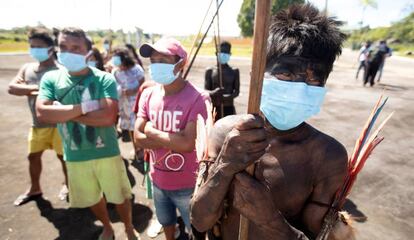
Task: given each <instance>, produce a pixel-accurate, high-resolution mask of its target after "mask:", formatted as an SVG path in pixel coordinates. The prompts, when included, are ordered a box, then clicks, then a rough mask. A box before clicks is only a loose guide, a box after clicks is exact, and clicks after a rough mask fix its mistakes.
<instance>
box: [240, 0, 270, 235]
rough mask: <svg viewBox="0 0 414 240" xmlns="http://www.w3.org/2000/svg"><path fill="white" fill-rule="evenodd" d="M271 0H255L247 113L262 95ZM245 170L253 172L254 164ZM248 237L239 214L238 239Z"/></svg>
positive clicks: (256, 109)
mask: <svg viewBox="0 0 414 240" xmlns="http://www.w3.org/2000/svg"><path fill="white" fill-rule="evenodd" d="M271 2H272V1H271V0H256V9H255V17H254V36H253V57H252V70H251V74H250V77H251V78H250V89H249V103H248V106H247V113H252V114H258V113H259V112H260V98H261V95H262V86H263V75H264V71H265V66H266V47H267V38H268V35H269V22H270V9H271ZM246 171H247V172H248V173H249V174H250V175H253V174H254V164H253V165H251V166H249V167H247V169H246ZM248 237H249V220H248V219H246V218H245V217H243V216H242V215H240V228H239V240H247V239H248Z"/></svg>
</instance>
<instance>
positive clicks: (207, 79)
mask: <svg viewBox="0 0 414 240" xmlns="http://www.w3.org/2000/svg"><path fill="white" fill-rule="evenodd" d="M217 54H218V61H219V64H220V68H221V77H222V81H223V89H221V87H220V85H221V84H220V76H219V71H218V70H217V66H215V67H211V68H209V69H207V71H206V73H205V75H204V88H205V89H206V90H208V91H209V93H210V97H211V100H212V102H213V106H214V107H215V108H216V110H217V116H216V120H218V119H220V118H223V117H225V116H228V115H233V114H236V108H235V107H234V99H235V98H236V97H237V96H239V93H240V72H239V69H238V68H232V67H231V66H230V65H229V64H228V62H229V60H230V56H231V44H230V43H229V42H222V43H221V44H220V53H217ZM221 105H223V112H222V111H221Z"/></svg>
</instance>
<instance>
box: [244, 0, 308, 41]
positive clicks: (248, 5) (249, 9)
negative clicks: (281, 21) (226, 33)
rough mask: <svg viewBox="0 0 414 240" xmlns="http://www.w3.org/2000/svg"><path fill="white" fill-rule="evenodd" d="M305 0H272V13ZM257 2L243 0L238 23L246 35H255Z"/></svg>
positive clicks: (254, 0)
mask: <svg viewBox="0 0 414 240" xmlns="http://www.w3.org/2000/svg"><path fill="white" fill-rule="evenodd" d="M304 2H305V1H304V0H272V14H274V13H276V12H278V11H280V10H282V9H284V8H286V7H288V6H289V5H291V4H295V3H304ZM255 3H256V0H243V3H242V6H241V8H240V12H239V15H238V16H237V23H238V24H239V27H240V29H241V34H242V36H244V37H250V36H253V26H254V9H255V5H256V4H255Z"/></svg>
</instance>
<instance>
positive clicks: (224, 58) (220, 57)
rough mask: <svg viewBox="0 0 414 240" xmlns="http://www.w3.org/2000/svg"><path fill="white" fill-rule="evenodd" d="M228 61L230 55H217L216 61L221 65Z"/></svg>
mask: <svg viewBox="0 0 414 240" xmlns="http://www.w3.org/2000/svg"><path fill="white" fill-rule="evenodd" d="M229 60H230V53H219V55H218V61H219V63H221V64H226V63H228V62H229Z"/></svg>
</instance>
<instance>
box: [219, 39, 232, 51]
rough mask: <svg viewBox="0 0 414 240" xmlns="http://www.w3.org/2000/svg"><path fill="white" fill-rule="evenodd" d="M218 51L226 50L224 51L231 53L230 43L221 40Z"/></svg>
mask: <svg viewBox="0 0 414 240" xmlns="http://www.w3.org/2000/svg"><path fill="white" fill-rule="evenodd" d="M220 51H221V52H226V53H231V44H230V43H229V42H227V41H223V42H221V43H220Z"/></svg>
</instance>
